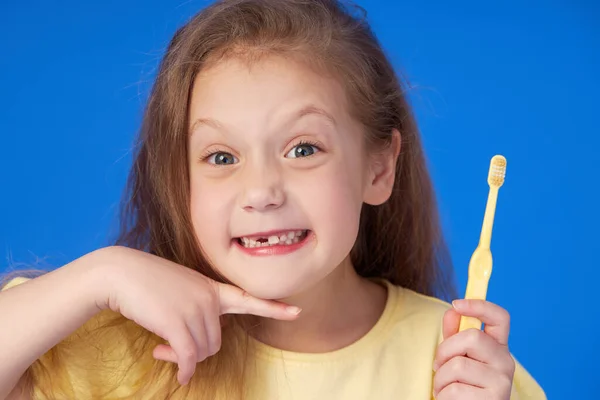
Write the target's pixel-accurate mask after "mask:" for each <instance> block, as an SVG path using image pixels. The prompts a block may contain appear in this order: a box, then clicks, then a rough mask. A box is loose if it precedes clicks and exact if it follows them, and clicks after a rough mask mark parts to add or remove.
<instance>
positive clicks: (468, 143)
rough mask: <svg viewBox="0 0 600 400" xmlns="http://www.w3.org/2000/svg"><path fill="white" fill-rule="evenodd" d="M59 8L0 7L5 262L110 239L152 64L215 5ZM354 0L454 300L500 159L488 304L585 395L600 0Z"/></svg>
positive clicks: (67, 254) (552, 380)
mask: <svg viewBox="0 0 600 400" xmlns="http://www.w3.org/2000/svg"><path fill="white" fill-rule="evenodd" d="M61 3H62V4H61V6H60V7H59V6H57V5H54V2H47V1H39V0H38V1H28V2H16V1H14V2H8V3H7V2H3V3H2V5H1V6H0V45H1V47H0V48H1V53H0V194H1V195H0V257H1V259H0V269H7V268H9V266H10V267H11V268H12V267H22V266H23V265H29V266H30V265H31V264H32V263H39V265H40V266H42V267H46V268H53V267H58V266H60V265H63V264H65V263H67V262H69V261H71V260H72V259H74V258H77V257H79V256H81V255H83V254H85V253H86V252H89V251H91V250H93V249H95V248H97V247H100V246H103V245H106V244H107V243H109V238H110V237H112V236H113V235H114V233H115V227H116V225H115V223H114V221H115V220H114V219H115V212H116V209H117V208H116V206H117V204H118V201H119V198H120V193H121V189H122V187H123V184H124V182H125V177H126V173H127V169H128V167H129V165H130V162H131V157H130V155H131V153H130V148H131V143H132V140H133V137H134V134H135V132H136V129H137V127H138V124H139V122H140V116H141V112H142V106H143V104H144V101H145V99H146V95H147V93H148V89H149V85H150V83H151V81H152V79H153V77H154V74H155V68H156V66H157V63H158V61H159V59H160V57H161V55H162V53H163V51H164V49H165V46H166V44H167V42H168V40H169V38H170V36H171V35H172V34H173V33H174V31H175V29H176V28H177V27H178V26H180V25H181V24H183V23H184V22H185V21H186V19H187V18H189V17H190V16H191V15H192V14H193V13H195V12H196V11H197V10H198V9H199V8H201V7H203V6H204V5H205V4H206V3H205V2H198V1H178V2H172V1H163V2H158V1H139V0H138V1H128V2H117V1H114V0H113V1H104V2H94V3H91V2H89V3H88V2H80V1H73V0H71V1H63V2H61ZM360 4H361V5H363V6H364V7H365V8H366V9H367V10H368V12H369V16H370V19H371V22H372V24H373V27H374V29H375V31H376V32H377V34H378V35H379V37H380V39H381V41H382V43H383V45H384V46H385V48H386V49H387V51H388V53H389V55H390V57H391V58H392V60H393V62H394V63H395V65H397V66H398V68H400V69H402V70H403V71H404V72H405V73H406V75H407V76H408V78H409V80H410V81H411V82H412V85H413V87H412V89H411V91H410V94H411V97H412V100H413V103H414V106H415V110H416V113H417V115H418V119H419V122H420V125H421V128H422V133H423V137H424V141H425V145H426V151H427V154H428V158H429V160H430V164H431V171H432V175H433V178H434V181H435V185H436V188H437V192H438V196H439V203H440V209H441V212H442V216H443V222H444V227H445V230H446V233H447V237H448V241H449V243H450V247H451V251H452V255H453V259H454V262H455V267H456V271H457V280H458V285H459V289H460V291H461V293H462V292H463V290H464V286H465V282H466V271H467V265H468V261H469V258H470V255H471V253H472V251H473V250H474V248H475V246H476V244H477V240H478V236H479V230H480V228H481V221H482V216H483V210H484V206H485V200H486V198H487V185H486V177H487V169H488V165H489V160H490V158H491V157H492V156H493V155H494V154H497V153H501V154H504V155H505V156H506V157H507V159H508V173H507V180H506V184H505V185H504V187H503V188H502V189H501V191H500V199H499V203H498V209H497V214H496V224H495V229H494V237H493V243H492V251H493V253H494V273H493V276H492V281H491V286H490V293H489V298H490V299H491V300H492V301H494V302H497V303H499V304H501V305H502V306H504V307H506V308H507V309H508V310H509V311H510V312H511V313H512V318H513V319H512V323H513V326H512V334H511V335H512V336H511V343H510V344H511V348H512V351H513V353H514V354H516V356H517V358H518V359H519V360H520V361H521V362H522V363H523V364H524V365H525V366H526V367H527V369H528V370H529V371H530V372H531V373H532V374H533V375H534V376H535V377H536V378H537V380H538V381H539V382H540V383H541V384H542V385H543V387H544V388H545V390H546V392H547V394H548V396H549V398H553V399H567V398H569V399H584V398H591V396H592V387H593V386H596V385H593V383H592V382H593V379H594V378H595V375H594V372H593V371H595V368H597V363H598V359H600V351H599V347H600V346H599V345H598V341H597V335H598V328H599V324H598V316H599V313H598V312H597V310H596V308H595V307H594V300H595V296H594V291H595V290H596V288H597V287H598V285H597V282H596V280H597V279H598V277H599V276H600V275H599V272H598V270H599V268H598V267H600V263H599V262H598V260H597V258H596V255H597V253H598V251H599V250H600V246H599V245H598V244H597V239H598V231H597V229H595V228H597V227H598V223H599V222H600V220H599V218H598V207H597V205H598V200H597V194H598V183H597V182H598V177H599V176H600V175H599V174H598V173H599V172H600V171H599V168H598V163H599V162H600V157H599V156H598V154H599V152H598V149H597V146H598V145H599V144H600V141H599V140H598V133H599V132H598V128H597V126H598V125H597V121H598V119H597V118H598V117H597V116H598V110H597V108H598V105H599V101H598V93H599V92H600V80H599V78H598V73H599V72H600V28H599V27H598V26H599V21H600V6H599V3H597V2H593V1H587V2H586V1H583V0H579V1H568V0H562V1H545V2H529V3H527V5H525V4H524V3H522V2H517V1H515V0H513V1H505V2H475V1H471V2H469V1H467V2H447V1H443V0H425V1H412V2H408V1H403V2H393V3H392V2H390V3H389V4H387V3H385V2H381V1H370V2H369V1H362V2H360ZM21 263H24V264H21ZM5 323H7V322H6V321H3V322H2V324H5Z"/></svg>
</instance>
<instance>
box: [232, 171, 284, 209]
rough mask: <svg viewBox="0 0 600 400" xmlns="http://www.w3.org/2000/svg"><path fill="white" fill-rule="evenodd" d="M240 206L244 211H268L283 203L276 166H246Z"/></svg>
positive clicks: (279, 173) (279, 175) (281, 185)
mask: <svg viewBox="0 0 600 400" xmlns="http://www.w3.org/2000/svg"><path fill="white" fill-rule="evenodd" d="M242 179H243V182H242V185H243V188H244V190H243V192H242V195H241V207H242V208H243V209H244V210H245V211H259V212H260V211H269V210H275V209H278V208H279V207H281V206H282V205H283V204H284V203H285V193H284V190H283V182H282V177H281V172H280V171H279V170H278V168H276V167H273V166H271V167H269V166H260V167H259V166H248V169H247V171H246V173H245V174H243V178H242Z"/></svg>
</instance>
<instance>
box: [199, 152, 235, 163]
mask: <svg viewBox="0 0 600 400" xmlns="http://www.w3.org/2000/svg"><path fill="white" fill-rule="evenodd" d="M207 161H208V163H209V164H215V165H231V164H235V163H237V162H238V161H239V160H238V159H237V158H236V157H235V156H234V155H233V154H230V153H225V152H223V151H218V152H216V153H214V154H211V155H210V156H209V157H208V158H207Z"/></svg>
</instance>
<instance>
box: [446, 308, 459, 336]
mask: <svg viewBox="0 0 600 400" xmlns="http://www.w3.org/2000/svg"><path fill="white" fill-rule="evenodd" d="M459 325H460V314H459V313H457V312H456V311H455V310H454V309H453V308H450V309H448V311H446V313H445V314H444V320H443V322H442V327H443V328H442V332H443V334H444V340H446V339H448V338H449V337H450V336H452V335H454V334H456V333H458V327H459Z"/></svg>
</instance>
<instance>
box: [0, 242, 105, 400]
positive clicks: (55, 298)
mask: <svg viewBox="0 0 600 400" xmlns="http://www.w3.org/2000/svg"><path fill="white" fill-rule="evenodd" d="M102 260H103V258H102V250H97V251H95V252H92V253H89V254H87V255H85V256H83V257H81V258H79V259H77V260H75V261H73V262H71V263H70V264H67V265H65V266H63V267H61V268H58V269H56V270H54V271H52V272H50V273H48V274H46V275H43V276H40V277H39V278H35V279H32V280H30V281H27V282H25V283H22V284H20V285H18V286H15V287H13V288H10V289H8V290H6V291H3V292H1V293H0V320H1V321H2V329H0V399H7V396H9V394H10V396H11V397H10V398H19V397H13V396H16V395H19V393H20V392H21V390H17V389H20V388H19V386H23V385H24V380H22V379H21V377H22V376H23V374H24V373H25V371H26V370H27V368H29V366H30V365H31V364H33V363H34V362H35V361H36V360H37V359H38V358H40V357H41V356H42V355H43V354H44V353H46V352H47V351H48V350H50V349H51V348H52V347H54V346H55V345H56V344H58V343H59V342H60V341H62V340H63V339H64V338H66V337H67V336H69V335H70V334H71V333H73V332H74V331H75V330H76V329H77V328H79V327H80V326H81V325H83V324H84V323H85V322H86V321H87V320H89V319H90V318H92V317H93V316H94V315H95V314H96V313H98V312H99V311H100V308H99V307H98V305H97V302H96V299H98V298H100V296H101V294H100V293H101V292H100V290H101V287H102V284H101V282H103V279H104V278H103V275H102V273H101V272H99V269H100V268H99V267H100V266H101V265H102Z"/></svg>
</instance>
